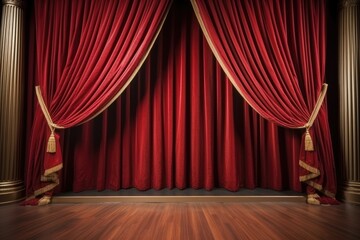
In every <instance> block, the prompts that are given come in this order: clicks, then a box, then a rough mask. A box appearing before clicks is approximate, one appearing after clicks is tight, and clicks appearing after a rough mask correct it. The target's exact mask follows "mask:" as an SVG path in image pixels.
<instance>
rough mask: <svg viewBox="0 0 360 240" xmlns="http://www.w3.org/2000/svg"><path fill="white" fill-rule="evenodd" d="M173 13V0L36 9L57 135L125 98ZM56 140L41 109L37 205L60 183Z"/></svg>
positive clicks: (83, 2) (32, 161) (42, 74)
mask: <svg viewBox="0 0 360 240" xmlns="http://www.w3.org/2000/svg"><path fill="white" fill-rule="evenodd" d="M169 6H170V1H168V0H160V1H159V0H156V1H155V0H154V1H141V0H128V1H127V0H124V1H117V0H116V1H111V0H110V1H87V0H80V1H71V0H68V1H67V0H65V1H51V0H39V1H35V3H34V12H35V30H36V34H35V36H36V40H35V41H36V66H37V69H36V78H37V85H39V86H40V88H39V89H40V90H41V96H42V99H43V106H42V108H43V111H44V113H45V115H47V114H46V112H48V116H47V122H48V125H49V126H50V127H51V128H69V127H72V126H75V125H78V124H80V123H82V122H85V121H87V120H89V119H91V118H93V117H94V116H95V115H97V114H99V113H100V112H101V111H102V110H104V109H105V108H106V107H107V106H108V105H109V104H110V103H111V102H112V101H114V100H115V99H116V98H117V97H118V96H119V95H120V93H121V92H122V90H123V89H125V88H126V86H127V85H128V84H129V82H130V80H131V79H132V77H133V76H134V75H135V74H136V72H137V70H138V69H139V68H140V66H141V64H142V62H143V61H144V60H145V58H146V56H147V53H148V52H149V50H150V48H151V46H152V44H153V42H154V40H155V38H156V36H157V34H158V32H159V30H160V28H161V26H162V23H163V21H164V20H165V18H166V14H167V11H168V9H169ZM39 99H40V100H41V97H40V98H39ZM40 103H41V101H40ZM45 107H46V109H45ZM46 110H47V111H46ZM49 135H50V130H49V127H48V126H47V124H46V121H45V119H44V116H43V113H42V112H41V109H40V108H39V106H37V107H36V110H35V115H34V121H33V126H32V134H31V138H30V145H29V150H28V159H27V164H26V191H27V194H28V195H32V196H31V197H35V196H37V195H41V194H43V193H45V192H47V191H49V190H51V189H53V188H54V187H55V186H56V185H57V183H58V179H57V175H56V174H55V173H56V172H57V171H58V170H60V169H61V167H62V157H61V150H60V149H58V150H57V151H56V153H46V154H45V150H46V140H47V138H48V137H49ZM55 137H56V146H57V148H59V147H60V145H59V136H58V135H57V134H56V136H55ZM43 174H44V175H45V176H41V175H43ZM40 179H41V180H42V181H44V183H40Z"/></svg>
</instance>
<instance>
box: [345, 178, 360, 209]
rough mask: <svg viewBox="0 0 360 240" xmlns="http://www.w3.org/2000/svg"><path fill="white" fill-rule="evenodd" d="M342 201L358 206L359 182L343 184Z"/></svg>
mask: <svg viewBox="0 0 360 240" xmlns="http://www.w3.org/2000/svg"><path fill="white" fill-rule="evenodd" d="M342 199H343V200H344V201H345V202H347V203H353V204H358V205H360V182H345V183H344V186H343V193H342Z"/></svg>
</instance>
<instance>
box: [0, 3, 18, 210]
mask: <svg viewBox="0 0 360 240" xmlns="http://www.w3.org/2000/svg"><path fill="white" fill-rule="evenodd" d="M23 11H24V10H23V1H22V0H2V14H1V32H0V204H4V203H10V202H15V201H19V200H21V199H22V198H23V196H24V184H23V174H22V172H23V171H22V168H23V166H22V159H21V158H22V156H23V148H22V144H21V143H22V125H23V121H22V119H23V114H22V112H23V83H24V82H23V81H24V79H23V76H24V64H23V60H24V48H23V40H24V39H23V38H24V29H23V25H24V13H23Z"/></svg>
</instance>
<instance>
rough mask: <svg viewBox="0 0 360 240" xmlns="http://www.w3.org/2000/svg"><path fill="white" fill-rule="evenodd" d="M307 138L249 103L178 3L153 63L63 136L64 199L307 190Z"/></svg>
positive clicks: (192, 17) (152, 55)
mask: <svg viewBox="0 0 360 240" xmlns="http://www.w3.org/2000/svg"><path fill="white" fill-rule="evenodd" d="M29 91H33V89H31V90H30V89H29ZM300 135H301V132H300V131H297V130H290V129H283V128H278V127H276V126H275V125H274V124H272V123H269V122H268V121H266V120H264V119H263V118H261V117H260V116H259V115H258V114H257V113H255V112H254V111H253V110H252V109H251V108H250V107H249V105H248V104H246V103H245V101H244V100H243V99H242V98H241V96H240V95H239V94H238V93H237V91H236V90H235V89H234V88H233V87H232V84H231V83H230V81H229V80H228V79H227V78H226V76H225V74H224V72H223V71H222V70H221V67H220V66H219V65H218V64H217V62H216V60H215V58H214V56H213V55H212V52H211V50H210V48H209V46H208V45H207V43H206V40H205V38H204V37H203V34H202V32H201V30H200V27H199V24H198V22H197V20H196V18H195V15H194V13H193V10H192V7H191V5H190V3H189V2H187V1H174V3H173V6H172V9H171V10H170V13H169V15H168V18H167V20H166V22H165V24H164V27H163V29H162V32H161V33H160V35H159V37H158V39H157V41H156V44H155V45H154V47H153V49H152V51H151V53H150V55H149V57H148V59H147V60H146V62H145V63H144V65H143V67H142V68H141V70H140V71H139V73H138V74H137V76H136V77H135V78H134V80H133V82H132V83H131V84H130V85H129V87H128V88H127V89H126V90H125V91H124V93H123V94H122V95H121V96H120V98H119V99H118V100H117V101H116V102H115V103H114V104H112V105H111V106H110V107H109V108H108V110H106V111H105V112H104V113H103V114H101V115H100V116H98V117H97V118H95V119H93V120H92V121H90V122H88V123H86V124H84V125H82V126H79V127H75V128H71V129H67V130H65V131H64V138H63V139H64V141H63V156H64V169H63V171H62V176H61V178H62V180H61V186H60V188H59V189H58V191H74V192H79V191H84V190H99V191H101V190H104V189H111V190H119V189H126V188H132V187H135V188H137V189H139V190H146V189H150V188H154V189H162V188H170V189H171V188H179V189H184V188H194V189H199V188H205V189H207V190H211V189H212V188H214V187H221V188H226V189H228V190H231V191H236V190H239V189H240V188H250V189H252V188H255V187H261V188H269V189H274V190H288V189H290V190H294V191H298V192H300V191H301V190H302V188H301V184H300V182H299V177H298V176H299V175H298V153H299V147H300ZM64 144H65V145H64Z"/></svg>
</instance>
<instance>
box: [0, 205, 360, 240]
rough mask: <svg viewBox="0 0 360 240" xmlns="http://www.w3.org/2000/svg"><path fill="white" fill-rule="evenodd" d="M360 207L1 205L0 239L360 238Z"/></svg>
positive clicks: (208, 239) (207, 239)
mask: <svg viewBox="0 0 360 240" xmlns="http://www.w3.org/2000/svg"><path fill="white" fill-rule="evenodd" d="M359 228H360V206H355V205H350V204H341V205H338V206H312V205H307V204H305V203H294V202H275V203H269V202H266V203H258V202H257V203H198V202H195V203H96V204H94V203H86V204H85V203H84V204H51V205H48V206H42V207H29V206H28V207H22V206H18V205H5V206H0V239H2V240H3V239H4V240H5V239H66V240H70V239H156V240H160V239H181V240H183V239H206V240H210V239H307V240H308V239H329V240H331V239H360V229H359Z"/></svg>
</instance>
